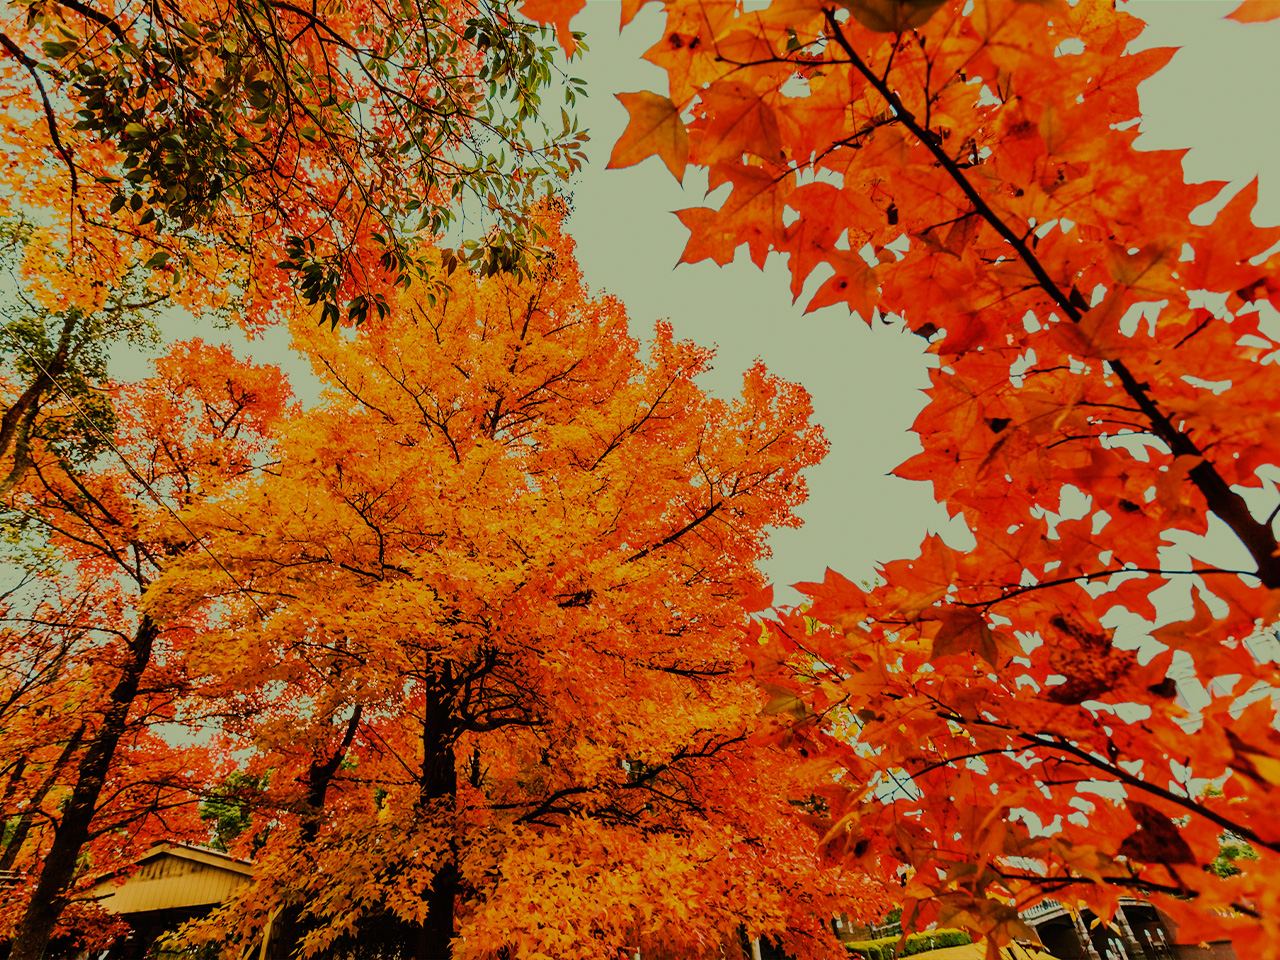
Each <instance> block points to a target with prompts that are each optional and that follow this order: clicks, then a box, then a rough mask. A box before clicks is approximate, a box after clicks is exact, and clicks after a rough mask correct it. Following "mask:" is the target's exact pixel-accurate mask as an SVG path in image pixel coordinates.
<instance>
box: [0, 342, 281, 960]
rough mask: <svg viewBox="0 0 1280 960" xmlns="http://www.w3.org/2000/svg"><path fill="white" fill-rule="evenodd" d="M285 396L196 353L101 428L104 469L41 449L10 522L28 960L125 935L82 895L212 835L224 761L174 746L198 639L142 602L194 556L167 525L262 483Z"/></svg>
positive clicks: (8, 610) (10, 773)
mask: <svg viewBox="0 0 1280 960" xmlns="http://www.w3.org/2000/svg"><path fill="white" fill-rule="evenodd" d="M46 373H47V371H46ZM62 382H63V381H62V380H59V383H62ZM72 385H73V386H74V384H72ZM95 386H97V387H99V388H101V384H97V385H95ZM287 398H288V391H287V388H286V387H285V385H284V382H283V379H282V377H281V375H280V374H279V372H278V371H275V370H274V369H270V368H254V367H251V366H247V365H245V364H243V363H240V362H238V361H237V360H236V359H235V358H234V357H233V356H232V355H231V353H230V351H229V350H227V349H226V348H211V347H207V346H204V345H203V344H201V343H200V342H199V341H195V342H192V343H182V344H177V345H175V346H174V347H173V348H171V350H170V351H169V353H168V355H167V356H166V357H164V358H162V359H161V360H160V361H158V362H157V373H156V376H155V377H154V378H152V379H150V380H147V381H143V382H141V383H138V384H134V385H131V386H128V387H120V388H117V389H116V390H115V391H114V395H112V396H110V397H109V400H108V401H107V405H108V406H110V408H111V413H112V416H111V417H110V418H107V419H106V420H105V421H104V422H100V423H95V424H94V425H93V429H94V430H96V431H98V432H99V438H100V440H101V441H102V446H101V449H100V450H99V451H98V452H99V455H98V456H96V457H81V458H73V457H68V456H67V455H66V450H65V449H63V448H62V447H61V446H60V444H59V443H58V442H57V440H58V438H57V437H56V435H55V436H52V437H50V436H46V435H36V434H33V435H31V436H30V437H29V438H28V443H27V446H28V449H27V452H26V456H27V460H28V465H27V468H26V470H25V471H24V472H23V475H22V477H21V479H20V481H19V482H17V483H16V484H15V485H13V486H12V488H11V489H10V490H9V491H8V494H7V496H6V498H5V503H4V506H5V509H6V512H7V518H10V517H16V518H17V519H18V521H19V522H20V526H17V527H16V529H17V530H18V532H19V533H20V538H19V539H18V541H17V545H16V548H17V549H20V550H23V549H24V548H25V551H24V552H25V553H26V555H27V557H28V559H27V561H26V563H27V564H28V567H29V570H30V573H29V575H28V577H27V578H26V580H25V582H23V583H20V584H18V585H17V586H16V587H14V588H13V589H11V590H10V591H9V593H8V595H7V596H6V598H5V609H4V611H3V617H2V620H0V663H3V670H2V671H0V704H2V707H0V724H2V727H3V730H4V737H3V745H2V746H0V777H3V781H2V782H3V788H2V791H3V794H2V795H3V809H2V810H0V813H2V814H3V816H4V817H5V820H6V830H5V832H4V849H3V853H2V854H0V862H3V864H4V867H5V869H17V870H19V871H20V872H21V873H22V874H23V875H24V878H25V879H24V881H23V883H22V884H20V885H19V886H18V887H16V888H11V889H8V890H6V893H5V896H6V900H7V903H6V910H5V929H4V933H5V935H6V936H7V937H8V938H9V939H10V940H11V942H12V951H11V954H10V955H11V956H12V957H14V958H15V960H17V958H37V957H40V956H42V955H43V954H44V951H45V948H46V946H47V945H48V943H49V940H50V938H51V937H52V936H53V935H54V934H55V932H57V931H58V930H59V929H61V930H62V931H65V932H67V933H69V934H76V935H79V936H81V937H83V936H85V934H86V928H88V931H89V934H90V936H91V937H92V936H94V935H96V936H99V937H107V939H108V940H109V939H110V936H109V935H110V934H112V933H113V932H118V922H113V921H111V919H110V918H108V917H106V916H105V915H104V914H103V913H102V911H101V910H100V909H98V908H96V907H94V906H93V905H92V904H86V903H84V902H82V901H80V900H79V899H78V898H77V890H78V888H79V887H80V886H82V885H83V884H84V883H87V882H89V881H90V880H91V879H92V876H93V875H94V873H95V872H96V871H105V870H110V869H113V868H118V867H119V866H120V865H122V864H128V863H129V862H130V859H131V857H133V856H136V855H137V853H138V852H139V850H140V849H145V847H146V846H147V845H148V844H149V843H150V842H151V841H153V840H155V839H158V838H168V837H170V836H173V835H175V834H176V835H178V836H180V837H191V836H196V837H198V836H201V835H202V834H204V833H205V830H204V829H203V828H202V825H201V823H200V821H199V818H198V817H197V815H196V802H197V797H196V794H195V793H194V792H193V791H197V790H200V789H201V788H202V787H203V786H204V784H203V779H204V778H205V777H207V776H209V775H211V770H212V769H215V768H217V767H218V766H219V765H220V763H219V761H218V760H217V758H216V757H214V756H213V755H211V754H210V753H209V752H206V751H202V750H201V749H199V748H196V747H192V746H183V747H182V748H181V749H179V748H176V747H175V745H174V743H173V740H172V738H173V736H174V730H175V729H177V728H182V727H184V726H192V725H195V726H199V725H200V723H201V717H200V716H198V715H197V714H195V713H192V712H191V708H190V703H191V701H190V697H189V694H190V687H191V684H192V682H193V678H192V677H191V675H190V674H189V673H188V672H187V670H186V668H185V662H186V661H185V653H186V647H187V646H188V644H190V643H192V642H193V641H194V639H195V638H197V637H198V636H199V627H200V624H199V622H198V621H192V620H190V619H188V620H185V621H179V620H170V621H166V622H164V623H161V622H159V621H157V620H155V619H154V618H152V617H150V616H149V615H148V614H147V613H146V612H145V611H143V609H142V608H141V602H142V598H143V597H144V596H145V594H146V592H147V591H148V589H149V588H150V586H151V584H152V582H153V581H154V580H155V578H156V577H157V575H158V574H159V573H160V571H162V570H163V568H164V567H165V566H166V565H167V564H168V563H169V562H170V559H171V557H173V556H174V555H176V554H179V553H180V552H181V551H182V550H183V549H189V548H193V545H192V543H191V541H190V537H189V535H188V536H187V537H181V536H178V537H170V536H168V535H167V534H165V533H163V532H162V530H161V529H160V528H159V527H158V526H157V518H158V517H159V516H161V515H164V516H167V515H168V511H171V510H174V509H180V508H181V507H183V506H186V505H188V504H190V503H191V502H192V501H193V500H196V499H198V498H200V497H201V496H205V495H207V494H208V492H209V490H210V489H212V488H214V487H216V486H217V485H218V484H219V483H220V482H222V481H225V480H227V479H228V478H231V477H234V476H236V475H237V474H238V473H240V472H243V471H244V470H246V469H249V468H250V467H251V466H252V465H253V464H254V463H255V459H256V458H259V457H261V456H262V454H263V452H264V450H265V446H264V439H263V437H264V434H265V432H266V429H267V427H268V426H269V424H270V423H271V422H272V420H273V418H275V417H277V416H278V415H279V414H280V413H281V412H282V410H283V406H284V403H285V401H286V400H287ZM62 399H63V401H64V403H65V404H66V405H68V406H70V407H72V409H74V410H75V411H76V412H77V413H78V414H79V415H81V416H82V417H87V416H91V415H94V414H96V413H98V412H99V411H98V410H97V409H90V410H85V408H83V407H81V406H79V404H78V403H77V401H76V398H75V394H74V393H71V392H70V391H68V392H67V394H66V395H65V396H64V397H63V398H62ZM98 419H99V420H101V419H102V418H101V417H99V418H98ZM37 422H39V423H47V422H48V418H45V419H44V420H42V421H37ZM107 430H110V431H111V432H110V433H107V432H106V431H107ZM161 726H166V727H168V728H169V731H168V735H167V736H166V735H163V734H162V733H161V731H160V730H159V729H158V728H160V727H161ZM68 914H69V915H68ZM60 919H61V920H62V921H63V923H62V925H61V928H59V921H60ZM89 942H91V943H92V942H93V940H92V939H90V941H89Z"/></svg>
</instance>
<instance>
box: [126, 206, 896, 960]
mask: <svg viewBox="0 0 1280 960" xmlns="http://www.w3.org/2000/svg"><path fill="white" fill-rule="evenodd" d="M543 216H544V227H545V229H546V231H547V234H548V238H549V239H548V241H547V243H546V244H545V246H544V247H543V248H542V249H541V251H540V257H541V261H540V266H539V269H538V270H537V272H536V273H535V275H534V276H533V277H531V278H528V279H525V280H518V279H516V278H514V277H512V276H509V275H500V276H496V277H493V278H491V279H488V280H486V281H483V282H480V281H477V280H476V279H475V278H473V277H472V276H470V275H466V274H464V273H461V272H459V273H455V274H454V275H453V277H452V278H450V282H451V292H450V293H449V295H448V296H447V297H445V298H443V299H441V300H439V301H438V302H437V303H436V304H435V305H430V304H428V303H427V302H426V301H425V300H424V298H423V297H422V291H421V290H420V289H414V288H411V289H409V290H408V291H406V292H405V293H404V295H403V296H401V297H400V298H398V299H397V301H396V302H395V303H394V304H393V309H392V311H391V313H390V315H389V316H388V318H387V320H386V321H385V323H376V324H374V323H371V324H369V325H367V326H366V328H365V329H364V330H363V331H361V333H360V334H359V335H357V336H355V337H350V338H345V337H334V336H333V335H332V334H330V332H329V331H328V330H327V329H326V328H323V327H320V328H317V327H316V325H315V318H314V316H312V315H310V314H306V315H302V316H300V317H299V318H298V319H297V321H296V324H295V327H294V330H295V337H296V342H297V343H298V345H299V347H300V348H301V349H303V350H304V351H305V352H306V353H307V355H309V356H310V357H311V359H312V363H313V366H314V368H315V370H316V373H317V374H318V375H319V376H320V377H321V378H322V379H323V380H324V381H325V383H326V384H327V392H326V394H325V396H324V400H323V403H322V405H321V406H320V407H319V408H317V409H315V410H312V411H309V412H308V413H306V414H305V415H300V416H298V417H296V418H294V419H293V420H292V422H291V423H289V424H288V425H287V426H285V427H284V428H283V429H282V431H281V433H280V436H279V438H278V443H277V449H278V459H277V461H276V462H275V463H273V464H271V465H269V466H267V467H265V468H264V470H263V472H262V475H261V476H259V477H255V478H254V479H252V480H247V481H245V482H243V483H240V484H234V485H231V486H228V487H227V488H225V489H224V490H223V491H222V493H221V494H220V495H219V496H218V497H216V498H213V499H211V500H209V501H207V502H205V503H204V504H203V505H200V506H198V507H196V508H194V509H193V510H192V511H190V512H189V513H188V514H187V515H186V517H185V522H186V523H187V524H189V525H190V526H191V528H192V529H193V530H195V531H196V532H197V533H198V534H199V535H200V536H201V538H202V542H203V543H204V544H205V546H206V547H207V548H208V551H209V554H211V555H213V556H216V557H218V560H219V563H218V564H217V565H214V564H213V563H211V562H210V561H209V560H208V554H206V555H205V558H204V559H203V560H202V559H201V557H200V556H197V555H195V554H190V555H189V556H188V558H187V559H186V560H185V561H184V562H182V563H180V564H179V565H177V566H175V567H173V568H171V569H170V570H169V572H168V573H167V574H166V575H165V577H164V578H163V579H162V581H161V582H159V583H158V584H157V585H156V590H155V591H153V592H152V593H150V594H149V595H148V596H149V597H151V598H153V600H152V605H151V606H150V608H149V609H150V611H151V613H152V615H153V616H155V617H157V618H159V619H161V620H164V619H166V618H168V617H172V616H183V615H186V613H187V612H188V611H189V610H191V609H204V608H206V607H207V608H209V609H210V613H209V616H210V617H211V618H213V619H214V620H215V621H218V622H220V623H221V624H222V626H221V628H220V629H214V630H213V631H212V632H210V633H209V634H208V635H207V637H206V640H205V643H204V644H203V653H202V654H201V656H200V657H199V660H198V666H199V669H200V671H201V673H202V674H204V675H206V676H208V677H210V678H211V685H210V687H209V688H208V693H209V695H210V696H217V697H221V698H225V699H228V700H229V701H232V702H236V703H239V704H241V709H240V715H239V717H238V718H236V719H235V720H234V721H233V722H234V724H235V729H236V731H237V732H238V733H240V734H242V735H243V736H245V737H248V738H251V740H252V742H253V743H254V744H255V745H256V751H257V752H256V755H255V756H254V758H253V759H252V760H251V761H250V766H251V772H252V773H255V774H256V773H257V772H265V771H270V779H271V782H270V784H269V786H268V787H267V789H266V791H265V794H264V797H263V798H262V807H261V808H260V810H259V816H258V820H257V821H256V828H257V829H261V828H263V827H265V826H267V825H268V824H273V825H274V826H272V830H271V833H270V835H269V837H268V838H267V839H266V844H265V847H264V848H263V850H262V853H261V854H260V855H259V857H258V862H257V867H256V875H255V879H254V883H253V884H252V885H251V886H249V887H247V888H246V889H245V890H244V891H243V892H242V893H241V894H240V895H239V896H238V897H237V898H236V899H235V900H234V901H232V902H231V903H230V904H229V905H227V906H226V907H225V908H223V909H222V910H221V911H219V913H217V914H215V916H214V918H213V919H212V921H211V922H208V923H205V924H203V925H201V926H199V927H197V928H195V929H193V930H191V931H188V938H189V939H195V940H199V939H215V940H219V941H222V942H224V943H226V944H228V949H231V950H233V951H234V952H235V955H237V956H238V955H239V954H240V953H241V952H243V950H244V949H246V947H247V946H249V945H252V944H253V943H254V942H255V941H259V942H266V943H267V944H268V947H267V949H268V952H269V953H270V954H271V955H273V956H275V955H278V956H282V957H284V956H290V957H291V956H295V955H299V956H315V955H330V954H335V955H336V954H340V953H341V952H342V951H343V950H344V949H348V950H353V951H355V952H357V953H359V954H361V955H362V956H372V955H374V954H376V953H379V952H382V953H384V954H385V955H387V956H405V957H409V956H412V957H419V958H428V957H429V958H436V957H448V956H450V955H452V956H457V957H475V958H480V957H521V958H535V957H549V956H554V957H584V958H585V957H595V956H601V955H604V954H606V953H607V952H609V951H613V950H616V949H618V948H622V947H627V948H628V949H631V950H634V949H637V948H638V949H641V950H642V952H644V953H645V954H646V955H667V953H670V955H673V956H675V955H679V956H703V955H718V951H719V949H720V947H721V945H722V944H723V943H730V942H732V943H735V944H736V938H737V933H736V931H737V929H738V927H739V926H740V925H743V924H745V925H746V927H747V930H748V931H749V933H750V934H751V935H752V936H757V935H760V934H761V933H779V932H782V931H784V930H789V931H790V935H791V937H792V938H793V940H794V943H795V949H796V951H797V952H798V953H800V954H803V955H805V956H820V955H823V953H824V952H825V951H829V950H830V949H831V948H833V947H834V946H835V941H834V937H833V934H832V930H831V918H832V916H833V914H837V913H840V912H852V913H857V912H859V910H866V909H870V910H875V909H877V908H878V906H879V904H880V903H881V901H882V897H881V895H880V894H879V893H877V892H875V891H876V889H877V888H874V887H871V886H868V885H865V884H863V883H859V882H855V881H853V880H851V879H849V878H848V877H846V876H844V875H843V874H841V873H839V872H822V871H819V870H818V866H819V861H818V859H817V857H816V856H815V852H814V849H813V841H814V840H815V839H816V838H815V837H814V836H813V834H812V832H811V831H809V830H808V829H807V828H806V827H805V826H803V825H802V824H800V823H798V822H797V821H794V820H793V819H792V818H790V817H788V816H786V815H785V814H784V811H785V810H786V809H788V807H789V805H788V800H792V801H794V802H796V803H803V802H807V801H809V800H810V799H811V798H810V794H811V793H812V789H811V787H809V786H808V785H807V784H808V781H809V780H811V779H813V778H814V777H816V776H818V775H819V774H818V772H817V771H813V770H810V771H808V772H807V773H804V768H805V767H806V762H805V761H804V760H803V759H802V758H799V757H786V756H784V755H783V754H782V753H781V752H780V751H778V750H777V749H776V748H775V747H772V746H769V745H767V744H762V743H759V742H757V741H756V739H755V737H754V735H755V732H756V728H757V726H758V717H759V713H760V708H761V705H762V701H761V700H760V696H759V693H758V691H757V689H756V687H755V685H754V684H752V683H751V682H750V680H749V678H748V677H746V676H745V675H744V667H745V665H746V660H747V657H748V655H749V654H750V653H751V651H752V650H753V649H754V648H755V646H756V640H757V633H758V631H755V632H753V631H751V630H749V629H748V622H747V620H746V618H745V614H744V612H743V607H742V605H741V604H742V601H743V600H744V598H746V597H748V596H750V595H754V594H756V593H758V592H759V589H760V586H761V576H760V574H759V572H758V571H757V569H756V566H755V563H756V561H757V560H759V559H760V558H761V557H763V556H765V555H766V552H767V547H766V545H765V533H766V530H767V528H769V527H771V526H787V525H793V524H795V523H797V522H798V521H797V520H796V518H795V516H794V514H793V513H792V510H793V508H794V507H795V506H796V505H797V504H799V503H800V502H801V501H802V500H803V499H804V496H805V485H804V480H803V477H802V471H803V470H804V468H805V467H807V466H809V465H812V464H814V463H816V462H818V460H819V459H820V458H821V457H822V455H823V454H824V452H825V450H826V444H825V442H824V441H823V439H822V436H821V433H820V431H819V430H818V428H817V427H816V426H813V425H811V424H810V423H809V415H810V405H809V400H808V397H807V395H806V394H805V393H804V391H803V390H801V389H800V388H799V387H797V386H794V385H792V384H787V383H784V382H782V381H780V380H778V379H776V378H774V377H772V376H770V375H768V374H767V373H766V372H765V370H764V369H763V368H762V367H759V366H757V367H755V368H753V369H751V370H750V371H748V372H747V374H746V376H745V379H744V387H743V393H742V395H741V397H739V398H738V399H736V400H734V401H733V402H724V401H720V400H717V399H714V398H712V397H710V396H708V395H707V394H706V393H705V392H704V391H703V390H702V389H701V388H700V387H699V386H698V385H697V384H696V382H695V378H696V377H697V376H698V374H699V373H701V372H702V371H704V370H706V369H707V365H708V363H709V361H710V353H709V352H708V351H706V350H703V349H700V348H697V347H695V346H693V345H691V344H688V343H680V342H676V341H675V340H673V338H672V336H671V333H670V330H669V328H667V327H666V326H664V325H659V326H658V328H657V330H656V333H655V336H654V339H653V341H652V342H651V345H650V347H649V355H648V357H647V359H642V358H641V356H640V355H639V344H638V342H637V341H636V340H635V339H633V338H632V337H631V336H630V335H629V334H628V332H627V324H626V317H625V314H624V312H623V309H622V306H621V305H620V304H619V303H618V302H617V301H616V300H613V299H612V298H609V297H607V296H606V297H599V296H597V297H592V296H590V295H589V294H588V292H587V290H586V288H585V287H584V285H583V282H582V279H581V277H580V275H579V272H578V269H577V266H576V263H575V261H574V257H573V247H572V243H571V242H570V241H569V239H568V238H567V237H565V236H564V235H563V234H562V233H561V232H560V229H559V224H558V217H557V216H556V215H555V214H544V215H543ZM223 566H225V568H226V570H227V571H230V573H231V574H232V575H233V576H234V578H235V581H236V583H237V584H238V587H236V588H231V585H230V584H229V582H228V580H227V578H226V575H225V573H224V571H223V570H222V567H223ZM802 773H803V775H802ZM801 783H804V784H805V786H804V787H803V788H802V789H798V785H799V784H801ZM860 902H861V905H860Z"/></svg>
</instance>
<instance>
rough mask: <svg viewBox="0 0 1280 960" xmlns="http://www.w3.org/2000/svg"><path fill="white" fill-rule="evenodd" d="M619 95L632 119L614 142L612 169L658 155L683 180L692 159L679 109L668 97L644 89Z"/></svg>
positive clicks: (628, 165) (610, 162) (687, 135)
mask: <svg viewBox="0 0 1280 960" xmlns="http://www.w3.org/2000/svg"><path fill="white" fill-rule="evenodd" d="M616 96H617V98H618V99H619V100H620V101H621V102H622V105H623V106H624V107H626V108H627V113H629V114H630V115H631V120H630V121H629V122H628V123H627V129H626V130H624V131H623V133H622V136H621V137H619V138H618V142H617V143H615V144H614V145H613V153H612V154H611V155H610V156H609V169H616V168H618V167H630V166H633V165H635V164H637V163H639V162H640V161H641V160H643V159H645V158H646V157H651V156H654V155H657V156H659V157H661V158H662V162H663V163H665V164H666V165H667V169H668V170H670V171H671V174H672V176H674V177H675V178H676V179H677V180H683V179H684V168H685V166H686V164H688V162H689V134H688V131H686V130H685V128H684V121H683V120H681V119H680V110H679V108H678V107H677V106H676V105H675V104H674V103H672V102H671V100H670V99H669V98H667V97H662V96H659V95H658V94H656V93H649V92H648V91H645V90H642V91H640V92H639V93H619V94H616Z"/></svg>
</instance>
